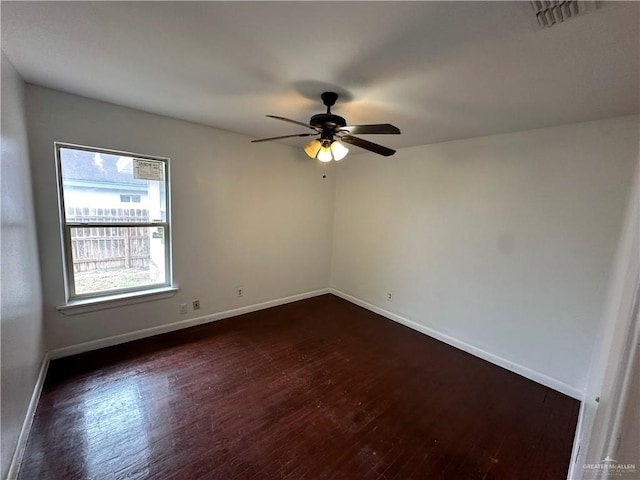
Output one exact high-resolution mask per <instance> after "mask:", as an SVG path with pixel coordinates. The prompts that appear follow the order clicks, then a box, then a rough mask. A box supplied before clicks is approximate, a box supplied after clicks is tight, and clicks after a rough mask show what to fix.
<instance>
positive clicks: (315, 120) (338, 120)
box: [309, 113, 347, 130]
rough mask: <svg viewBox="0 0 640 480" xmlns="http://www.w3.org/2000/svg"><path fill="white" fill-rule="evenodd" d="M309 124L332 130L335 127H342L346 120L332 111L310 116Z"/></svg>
mask: <svg viewBox="0 0 640 480" xmlns="http://www.w3.org/2000/svg"><path fill="white" fill-rule="evenodd" d="M309 124H310V125H311V126H312V127H318V128H322V129H325V128H328V129H331V130H333V129H334V128H335V127H344V126H346V125H347V121H346V120H345V119H344V118H342V117H341V116H340V115H334V114H333V113H319V114H317V115H314V116H313V117H311V120H309Z"/></svg>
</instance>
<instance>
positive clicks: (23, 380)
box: [0, 53, 44, 478]
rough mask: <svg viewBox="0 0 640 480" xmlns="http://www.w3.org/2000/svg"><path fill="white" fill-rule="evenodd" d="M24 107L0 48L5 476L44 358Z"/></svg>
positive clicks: (0, 309)
mask: <svg viewBox="0 0 640 480" xmlns="http://www.w3.org/2000/svg"><path fill="white" fill-rule="evenodd" d="M24 108H25V107H24V84H23V82H22V79H21V78H20V77H19V76H18V74H17V72H16V71H15V69H14V68H13V65H11V63H10V62H9V60H8V59H7V58H6V57H5V55H4V53H2V142H1V143H2V147H1V148H2V150H1V160H2V174H1V178H2V196H1V202H2V210H1V212H2V213H1V223H2V225H1V232H0V241H1V242H2V248H1V251H2V254H1V263H0V265H1V275H2V286H1V291H2V293H1V298H0V305H1V307H0V319H1V321H2V324H1V332H0V333H1V334H2V404H1V405H2V457H1V458H0V462H1V464H2V472H1V473H2V478H5V477H6V475H7V471H8V468H9V463H10V461H11V457H12V455H13V452H14V450H15V447H16V442H17V440H18V435H19V434H20V429H21V427H22V422H23V420H24V418H25V414H26V412H27V408H28V406H29V401H30V399H31V395H32V393H33V389H34V386H35V384H36V380H37V377H38V373H39V370H40V366H41V363H42V359H43V357H44V347H43V328H42V307H41V305H42V296H41V291H40V273H39V272H40V270H39V267H38V252H37V248H36V226H35V216H34V211H33V201H32V195H31V177H30V172H29V152H28V148H27V131H26V123H25V112H24Z"/></svg>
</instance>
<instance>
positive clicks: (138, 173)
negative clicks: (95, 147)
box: [60, 147, 166, 223]
mask: <svg viewBox="0 0 640 480" xmlns="http://www.w3.org/2000/svg"><path fill="white" fill-rule="evenodd" d="M60 168H61V171H62V187H63V196H64V206H65V216H66V221H67V222H109V223H110V222H153V221H163V222H164V221H166V184H165V181H166V172H165V168H166V164H165V162H163V161H160V160H147V159H137V158H134V157H124V156H120V155H113V154H108V153H104V152H90V151H86V150H78V149H74V148H69V147H61V148H60ZM134 204H135V205H134Z"/></svg>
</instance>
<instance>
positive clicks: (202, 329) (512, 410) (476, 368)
mask: <svg viewBox="0 0 640 480" xmlns="http://www.w3.org/2000/svg"><path fill="white" fill-rule="evenodd" d="M578 408H579V403H578V402H577V401H576V400H573V399H571V398H569V397H567V396H565V395H562V394H560V393H558V392H555V391H553V390H550V389H549V388H546V387H543V386H541V385H539V384H536V383H534V382H531V381H529V380H527V379H525V378H523V377H520V376H518V375H516V374H514V373H510V372H508V371H506V370H504V369H502V368H499V367H497V366H495V365H492V364H489V363H487V362H485V361H483V360H480V359H478V358H475V357H473V356H471V355H468V354H466V353H464V352H461V351H459V350H456V349H455V348H452V347H450V346H447V345H445V344H443V343H441V342H439V341H436V340H433V339H431V338H429V337H427V336H424V335H422V334H420V333H417V332H414V331H412V330H410V329H408V328H405V327H403V326H401V325H398V324H396V323H394V322H392V321H390V320H387V319H384V318H382V317H380V316H378V315H376V314H374V313H371V312H369V311H367V310H364V309H362V308H360V307H357V306H355V305H353V304H350V303H348V302H346V301H344V300H342V299H339V298H337V297H335V296H332V295H325V296H322V297H316V298H312V299H309V300H303V301H300V302H296V303H292V304H288V305H284V306H281V307H276V308H272V309H269V310H263V311H260V312H256V313H251V314H247V315H243V316H240V317H235V318H232V319H228V320H224V321H220V322H216V323H211V324H207V325H202V326H199V327H194V328H190V329H187V330H181V331H178V332H173V333H169V334H165V335H160V336H156V337H152V338H148V339H144V340H139V341H136V342H131V343H128V344H124V345H119V346H115V347H111V348H107V349H103V350H99V351H96V352H90V353H86V354H82V355H76V356H74V357H68V358H64V359H60V360H56V361H53V362H52V363H51V366H50V368H49V372H48V375H47V379H46V382H45V386H44V390H43V393H42V397H41V399H40V403H39V405H38V409H37V413H36V418H35V421H34V424H33V428H32V430H31V435H30V437H29V440H28V445H27V450H26V453H25V458H24V461H23V464H22V468H21V471H20V476H19V478H20V479H22V480H25V479H39V480H40V479H56V480H57V479H65V480H71V479H96V480H106V479H125V478H126V479H137V478H154V479H163V480H164V479H176V480H178V479H179V480H191V479H194V480H195V479H222V480H227V479H307V480H309V479H332V480H338V479H349V480H359V479H386V480H390V479H398V480H405V479H421V480H425V479H447V480H466V479H485V480H489V479H494V480H496V479H505V480H507V479H508V480H516V479H533V480H544V479H554V480H564V479H565V478H566V475H567V469H568V465H569V456H570V453H571V447H572V440H573V434H574V430H575V426H576V420H577V414H578Z"/></svg>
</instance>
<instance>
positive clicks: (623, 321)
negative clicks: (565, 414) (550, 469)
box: [569, 158, 640, 480]
mask: <svg viewBox="0 0 640 480" xmlns="http://www.w3.org/2000/svg"><path fill="white" fill-rule="evenodd" d="M637 162H638V163H637V168H636V172H635V175H634V176H633V178H634V183H633V188H632V191H631V195H630V200H629V202H628V206H627V209H626V215H625V220H624V227H623V229H622V233H621V235H620V240H619V242H618V245H617V251H616V256H615V261H614V263H613V268H612V272H611V278H610V281H609V286H608V291H607V296H606V299H605V302H604V309H603V312H602V316H601V318H602V320H601V322H600V326H599V329H598V332H597V335H596V342H595V345H594V349H593V353H592V356H591V364H590V368H589V375H588V379H587V385H586V393H585V399H584V402H583V404H582V408H581V415H580V419H579V422H578V428H577V434H576V441H575V442H574V453H573V455H572V456H573V457H574V458H575V459H576V460H575V461H574V462H573V463H572V465H571V470H570V474H569V478H571V479H573V480H579V479H583V478H584V479H587V478H595V477H598V472H594V471H589V470H584V469H583V468H582V466H583V465H584V464H585V463H593V464H595V463H599V462H601V461H602V460H603V459H604V458H605V457H606V456H613V458H615V459H616V460H618V461H620V462H621V463H636V465H638V462H637V460H638V458H637V454H638V453H640V451H639V450H638V449H637V435H638V424H637V423H632V424H631V428H632V430H634V431H635V433H633V434H632V435H628V433H631V432H627V431H624V432H623V434H625V433H627V435H626V436H625V442H624V443H623V444H622V445H621V446H622V447H623V448H622V450H621V451H620V452H616V446H617V444H616V443H617V440H616V439H617V434H618V433H619V430H620V428H619V427H620V422H621V421H622V422H624V420H622V418H620V415H622V414H623V412H624V409H625V402H626V401H628V402H629V404H630V405H632V404H634V403H636V402H637V401H638V398H637V391H634V387H633V385H634V382H631V384H629V383H628V382H627V381H626V379H625V377H627V375H637V374H638V371H637V370H636V371H634V370H633V361H634V360H633V357H634V353H633V347H634V341H635V342H638V337H639V336H640V324H639V323H638V322H639V319H638V311H637V301H638V300H637V295H638V294H639V288H640V283H639V282H640V158H639V159H638V161H637ZM636 380H637V379H636ZM596 399H597V400H596ZM636 408H637V404H636ZM628 415H629V416H630V417H631V418H633V417H634V415H637V410H636V413H635V414H634V413H633V407H631V411H630V412H629V413H628ZM623 430H624V429H623ZM633 435H635V436H636V442H634V441H633V438H632V437H633ZM634 443H635V445H634ZM578 446H580V448H579V449H578ZM633 448H636V450H635V455H629V451H630V450H633ZM619 453H621V454H622V455H624V456H620V455H619ZM634 457H635V458H634Z"/></svg>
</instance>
